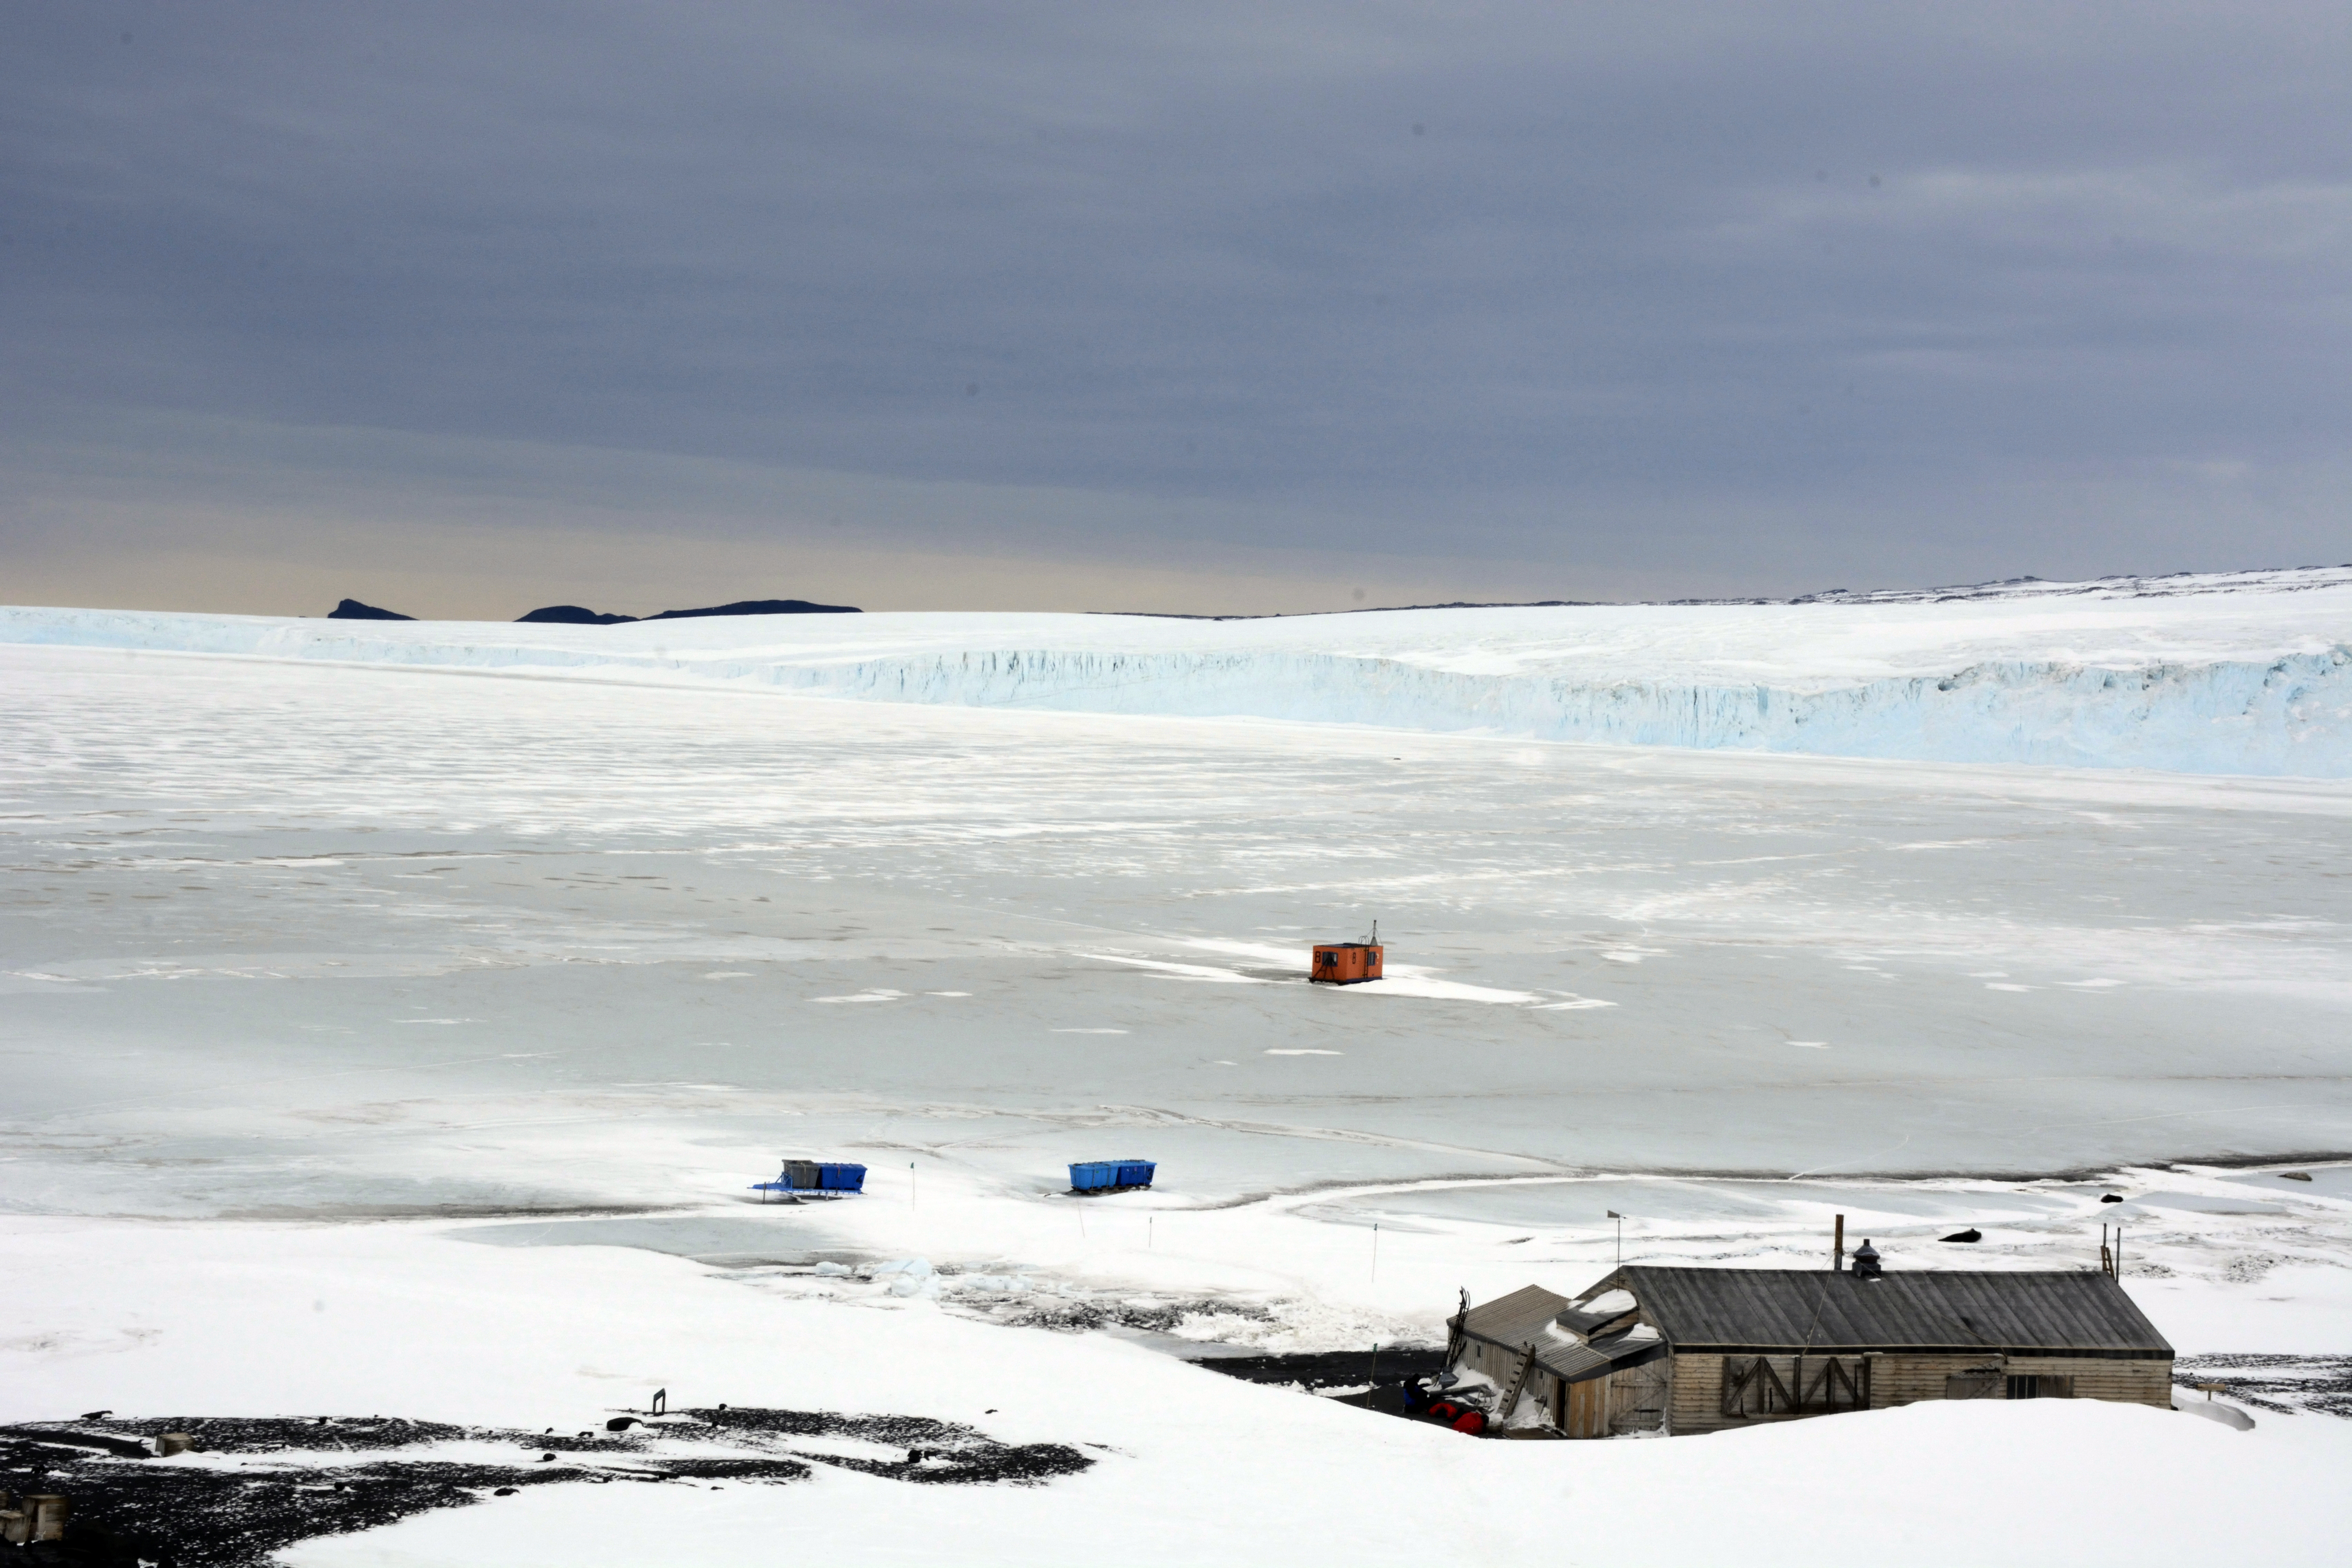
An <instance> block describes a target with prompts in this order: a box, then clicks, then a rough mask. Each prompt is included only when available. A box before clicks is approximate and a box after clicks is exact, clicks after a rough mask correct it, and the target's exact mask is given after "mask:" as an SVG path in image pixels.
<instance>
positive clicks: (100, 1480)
mask: <svg viewBox="0 0 2352 1568" xmlns="http://www.w3.org/2000/svg"><path fill="white" fill-rule="evenodd" d="M85 1426H86V1423H76V1422H47V1421H36V1422H25V1423H21V1424H19V1425H17V1426H12V1427H9V1428H7V1429H5V1431H0V1486H5V1487H7V1488H8V1489H10V1490H12V1491H50V1492H60V1493H63V1494H65V1495H66V1496H67V1497H68V1498H69V1499H71V1500H72V1509H73V1513H72V1521H71V1522H70V1523H69V1524H68V1526H67V1539H66V1540H65V1541H63V1542H54V1543H50V1544H48V1545H47V1546H45V1547H43V1548H40V1549H34V1548H26V1549H25V1550H26V1552H27V1553H28V1555H27V1557H26V1561H27V1563H28V1564H29V1563H34V1562H45V1563H59V1564H88V1565H89V1568H132V1565H133V1564H134V1563H138V1562H140V1561H141V1560H142V1559H143V1560H145V1561H146V1562H148V1563H161V1564H163V1568H263V1565H264V1564H266V1563H268V1562H269V1561H270V1560H271V1559H272V1557H273V1556H274V1555H275V1554H276V1553H277V1552H280V1551H282V1550H284V1549H285V1548H286V1547H289V1546H291V1545H293V1544H294V1543H295V1542H300V1541H307V1540H310V1539H312V1538H314V1537H318V1536H323V1535H340V1534H345V1533H348V1532H350V1531H359V1530H370V1529H373V1528H375V1527H376V1526H378V1525H384V1524H391V1523H394V1522H396V1521H399V1520H402V1519H404V1518H407V1517H408V1516H410V1515H412V1514H416V1513H422V1512H425V1511H427V1510H433V1509H442V1508H464V1507H467V1506H470V1505H472V1504H475V1503H478V1502H481V1501H483V1500H486V1499H488V1498H491V1497H509V1496H512V1495H513V1494H514V1493H515V1492H516V1491H517V1490H519V1489H521V1488H524V1487H535V1486H551V1485H562V1484H581V1483H585V1484H590V1485H600V1484H601V1485H610V1484H613V1483H615V1482H635V1483H639V1484H658V1483H661V1482H666V1481H680V1480H692V1481H701V1482H706V1483H708V1482H715V1481H742V1482H750V1483H759V1484H767V1485H782V1484H787V1483H790V1482H793V1481H797V1480H801V1479H805V1478H806V1477H807V1476H808V1475H809V1474H810V1466H811V1465H812V1464H824V1465H830V1466H834V1467H835V1468H844V1469H852V1470H859V1471H863V1472H865V1473H866V1474H867V1475H871V1476H876V1477H879V1478H882V1479H888V1480H898V1481H908V1482H917V1483H921V1484H924V1485H933V1486H936V1485H943V1484H944V1485H973V1484H981V1483H988V1482H1008V1483H1012V1484H1015V1485H1038V1484H1042V1483H1044V1482H1046V1481H1050V1480H1052V1479H1055V1478H1056V1477H1059V1476H1066V1475H1074V1474H1076V1472H1078V1471H1080V1470H1084V1469H1086V1468H1088V1467H1089V1466H1090V1465H1092V1464H1093V1462H1094V1461H1093V1460H1091V1459H1089V1458H1087V1457H1086V1456H1084V1455H1082V1454H1080V1453H1079V1452H1078V1451H1077V1450H1076V1449H1075V1448H1072V1447H1067V1446H1066V1445H1063V1444H1059V1443H1021V1444H1007V1443H1000V1442H998V1441H996V1439H994V1438H992V1437H991V1436H988V1435H987V1434H986V1433H983V1432H981V1431H979V1430H977V1429H976V1428H973V1427H970V1426H960V1425H957V1424H955V1423H952V1422H946V1421H934V1420H930V1419H929V1418H927V1417H922V1416H912V1415H836V1414H834V1413H831V1412H824V1411H803V1410H762V1409H733V1410H730V1409H725V1408H719V1409H714V1410H683V1411H675V1412H672V1413H671V1414H670V1415H668V1416H667V1417H665V1418H658V1419H656V1421H654V1422H651V1423H637V1424H635V1425H634V1426H632V1428H631V1429H630V1430H627V1431H623V1432H604V1433H594V1432H592V1433H589V1434H586V1435H584V1436H580V1437H576V1438H564V1437H551V1436H546V1435H544V1434H539V1433H528V1432H520V1431H512V1430H504V1429H499V1428H495V1427H479V1426H449V1425H446V1424H443V1423H439V1422H431V1421H408V1420H404V1419H402V1418H399V1417H396V1416H395V1417H390V1418H386V1417H383V1416H370V1417H365V1418H352V1417H318V1416H304V1417H298V1418H286V1419H251V1418H244V1417H235V1418H221V1419H211V1420H206V1419H192V1418H189V1417H186V1416H172V1417H169V1418H163V1419H147V1420H111V1421H109V1422H107V1423H106V1426H107V1430H106V1431H105V1432H103V1433H91V1432H89V1431H87V1430H85V1429H84V1427H85ZM165 1432H187V1433H192V1434H194V1436H195V1437H196V1440H197V1444H196V1446H197V1449H198V1451H199V1452H201V1453H212V1454H219V1455H238V1456H244V1455H268V1456H269V1460H268V1466H267V1468H261V1467H247V1466H235V1465H191V1464H185V1463H166V1462H163V1461H146V1462H141V1461H138V1460H135V1459H132V1458H130V1453H131V1451H133V1450H135V1451H137V1452H140V1453H144V1452H145V1442H144V1440H145V1439H152V1438H153V1437H156V1436H161V1435H162V1434H163V1433H165ZM93 1437H100V1438H103V1439H105V1440H106V1441H107V1443H108V1444H109V1445H110V1447H105V1448H101V1447H97V1446H96V1445H95V1444H93V1443H91V1442H90V1441H89V1439H91V1438H93ZM804 1437H814V1438H833V1439H836V1440H837V1439H840V1438H844V1437H846V1438H850V1439H853V1440H855V1441H856V1443H858V1444H862V1445H864V1446H866V1447H869V1448H870V1450H871V1452H870V1453H868V1454H863V1455H861V1454H858V1453H856V1451H855V1449H854V1448H853V1450H852V1451H851V1452H848V1453H842V1452H838V1451H833V1452H820V1451H813V1450H803V1449H801V1448H796V1447H794V1439H795V1438H804ZM69 1439H73V1440H75V1441H68V1440H69ZM460 1440H463V1441H465V1442H467V1443H469V1444H472V1445H477V1446H480V1445H492V1446H496V1447H503V1448H507V1449H510V1450H511V1451H512V1455H513V1457H512V1458H510V1459H506V1460H500V1459H498V1458H485V1459H472V1460H468V1461H467V1462H464V1463H455V1462H449V1461H447V1460H445V1459H442V1458H435V1457H430V1456H432V1455H433V1453H434V1451H435V1447H436V1446H437V1445H444V1444H448V1443H453V1442H457V1441H460ZM696 1446H702V1447H707V1448H708V1449H709V1453H708V1455H707V1456H704V1455H696V1454H692V1453H681V1452H679V1450H680V1449H681V1448H682V1447H696ZM819 1447H827V1446H826V1445H820V1446H819ZM829 1447H833V1448H835V1449H836V1450H837V1449H838V1448H839V1447H840V1445H839V1443H838V1442H837V1441H836V1442H835V1443H834V1444H832V1445H830V1446H829ZM914 1450H919V1452H920V1455H921V1458H919V1459H915V1458H902V1457H901V1456H902V1455H907V1454H908V1453H910V1452H911V1451H914ZM440 1451H441V1452H443V1453H446V1451H447V1450H446V1448H445V1449H441V1450H440ZM542 1456H544V1457H543V1458H542Z"/></svg>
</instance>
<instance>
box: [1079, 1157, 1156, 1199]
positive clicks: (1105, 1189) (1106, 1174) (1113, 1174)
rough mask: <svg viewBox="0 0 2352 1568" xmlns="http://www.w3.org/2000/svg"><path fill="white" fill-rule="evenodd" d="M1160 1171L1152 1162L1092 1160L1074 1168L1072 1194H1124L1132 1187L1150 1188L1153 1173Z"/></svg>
mask: <svg viewBox="0 0 2352 1568" xmlns="http://www.w3.org/2000/svg"><path fill="white" fill-rule="evenodd" d="M1159 1169H1160V1166H1159V1163H1158V1162H1156V1161H1152V1160H1088V1161H1086V1162H1084V1163H1080V1164H1076V1165H1072V1166H1071V1167H1070V1191H1072V1192H1074V1193H1123V1192H1126V1191H1128V1190H1129V1188H1131V1187H1148V1186H1150V1184H1151V1174H1152V1173H1153V1172H1155V1171H1157V1170H1159Z"/></svg>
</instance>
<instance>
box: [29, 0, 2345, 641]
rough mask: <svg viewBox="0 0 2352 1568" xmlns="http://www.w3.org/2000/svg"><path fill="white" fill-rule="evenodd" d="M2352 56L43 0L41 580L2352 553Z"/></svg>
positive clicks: (2297, 28)
mask: <svg viewBox="0 0 2352 1568" xmlns="http://www.w3.org/2000/svg"><path fill="white" fill-rule="evenodd" d="M2347 80H2352V10H2347V8H2346V7H2344V6H2342V5H2272V6H2265V7H2253V8H2250V7H2245V6H2242V5H2239V6H2219V5H2217V6H2210V7H2198V6H2166V5H2151V6H2143V7H2131V8H2121V7H2116V6H2112V5H2099V6H2087V5H2086V6H2069V5H2024V6H2016V7H2009V6H2000V5H1977V6H1969V7H1935V8H1927V7H1921V8H1908V7H1900V6H1893V5H1853V6H1842V5H1822V6H1765V5H1721V6H1706V5H1690V6H1679V7H1658V6H1653V5H1642V6H1628V7H1612V6H1597V7H1561V6H1538V7H1526V8H1519V7H1507V6H1465V7H1460V8H1453V9H1440V8H1435V7H1411V8H1397V9H1393V10H1391V9H1383V8H1378V7H1370V6H1363V5H1350V6H1344V7H1332V8H1328V9H1326V8H1318V7H1316V6H1313V5H1285V6H1271V7H1269V6H1265V5H1245V6H1232V7H1218V6H1213V5H1187V6H1183V7H1171V8H1169V9H1167V10H1164V11H1138V10H1135V9H1132V8H1128V7H1089V6H1072V7H1059V6H1042V5H1026V6H1024V5H988V6H972V7H968V8H954V9H950V8H939V7H929V6H920V5H898V6H889V7H869V6H842V5H811V6H798V5H740V6H738V5H725V4H692V5H663V6H642V5H639V6H612V7H605V6H597V5H582V4H568V5H499V6H483V5H436V4H423V3H413V4H403V5H374V6H354V5H318V4H303V5H211V6H202V7H186V6H179V7H163V6H145V5H94V4H70V5H49V4H21V3H20V4H15V5H10V6H9V7H7V8H6V9H5V11H0V333H5V343H6V345H7V346H6V350H5V355H0V419H5V433H0V509H5V510H0V600H9V601H14V602H19V603H24V602H51V603H58V602H73V603H87V604H106V605H143V606H151V607H182V608H211V609H236V610H256V611H277V612H310V613H316V612H317V611H320V610H322V609H324V608H325V607H326V606H327V604H329V603H331V600H332V597H334V596H336V595H340V594H342V593H352V594H358V595H362V597H369V596H374V597H380V598H394V599H397V600H399V601H400V603H399V605H398V607H401V608H404V609H408V610H410V611H412V612H413V613H416V614H423V615H479V616H513V615H516V614H519V613H520V612H521V611H523V610H526V609H529V608H530V607H532V606H533V605H539V604H543V603H548V602H551V601H558V600H564V599H580V600H593V602H596V603H598V604H599V605H601V606H602V607H607V608H614V609H624V610H637V611H643V610H650V609H657V608H661V607H664V606H665V605H669V604H679V603H687V602H708V601H709V599H710V598H712V597H719V596H724V597H740V596H743V595H748V594H759V595H770V594H774V595H802V596H808V597H815V598H821V599H832V600H836V601H844V600H845V601H847V602H851V603H858V604H864V605H868V606H869V607H877V608H883V607H931V606H947V605H956V606H963V607H978V608H986V607H1005V608H1013V607H1042V608H1158V609H1192V610H1200V611H1235V610H1268V609H1276V608H1289V609H1307V608H1328V607H1337V606H1342V605H1349V604H1352V603H1357V602H1360V601H1359V600H1358V598H1357V595H1358V594H1359V592H1360V593H1361V594H1363V595H1365V596H1366V598H1365V601H1364V602H1370V603H1375V604H1377V603H1382V602H1403V601H1412V600H1424V601H1425V600H1433V599H1451V598H1456V597H1475V598H1488V599H1525V598H1552V597H1562V598H1602V597H1629V596H1675V595H1726V594H1772V595H1778V594H1785V593H1790V592H1797V591H1802V590H1807V589H1815V588H1822V587H1830V586H1838V585H1851V586H1855V587H1863V586H1883V585H1894V584H1926V583H1935V582H1949V581H1960V580H1970V579H1977V578H1983V577H1990V576H2009V575H2014V574H2024V573H2032V574H2038V575H2042V576H2045V577H2053V576H2065V575H2077V574H2098V573H2110V572H2160V571H2168V570H2176V569H2189V568H2196V569H2204V568H2216V567H2228V566H2255V565H2279V564H2296V563H2309V562H2319V561H2326V562H2330V563H2333V562H2338V561H2343V560H2347V559H2352V528H2347V505H2346V502H2345V500H2344V499H2343V498H2344V497H2345V496H2346V494H2347V480H2352V462H2348V461H2347V436H2352V393H2347V386H2352V377H2347V374H2346V367H2347V363H2352V356H2347V350H2352V286H2348V285H2347V279H2352V270H2347V264H2352V107H2348V106H2352V94H2347V91H2346V89H2345V84H2346V82H2347ZM321 595H325V598H324V600H323V602H322V601H321V597H320V596H321Z"/></svg>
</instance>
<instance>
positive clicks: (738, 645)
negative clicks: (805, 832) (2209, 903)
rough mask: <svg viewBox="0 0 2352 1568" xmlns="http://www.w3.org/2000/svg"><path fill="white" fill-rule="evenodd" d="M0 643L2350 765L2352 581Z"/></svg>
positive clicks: (1018, 704) (1456, 722) (75, 624)
mask: <svg viewBox="0 0 2352 1568" xmlns="http://www.w3.org/2000/svg"><path fill="white" fill-rule="evenodd" d="M0 642H17V643H35V644H47V645H51V646H72V647H107V648H138V649H148V650H156V651H176V652H189V653H210V654H226V655H236V656H243V657H247V658H276V659H304V660H327V661H336V662H349V663H362V664H379V665H390V666H406V667H412V668H467V669H476V670H483V671H496V672H499V673H503V674H509V675H524V674H529V675H536V676H540V677H543V678H571V679H600V680H631V681H641V682H657V683H665V684H712V685H721V686H736V687H748V688H755V689H756V688H764V689H778V690H786V691H793V692H800V693H804V694H811V695H820V696H832V697H848V698H858V699H864V700H884V701H894V702H932V703H950V704H959V705H964V706H974V707H1012V708H1028V709H1055V710H1073V711H1086V712H1105V713H1156V714H1168V715H1184V716H1191V717H1255V718H1265V719H1281V720H1292V721H1315V722H1325V723H1331V722H1339V723H1351V724H1368V725H1378V726H1384V727H1391V728H1398V729H1408V730H1427V731H1477V732H1484V733H1490V734H1498V735H1517V736H1528V737H1532V738H1537V739H1542V740H1554V741H1588V742H1609V743H1617V744H1631V745H1664V746H1689V747H1700V748H1707V749H1716V748H1734V749H1743V750H1754V751H1768V752H1809V753H1814V754H1820V755H1832V756H1855V757H1904V758H1913V759H1920V760H1933V761H1941V762H1982V763H2063V764H2069V765H2074V766H2095V767H2142V768H2161V769H2169V770H2175V771H2184V772H2193V773H2258V774H2299V775H2305V776H2314V777H2340V776H2344V775H2346V774H2347V773H2352V568H2338V569H2326V570H2318V569H2315V570H2310V571H2301V572H2273V573H2252V574H2235V575H2217V576H2209V577H2195V578H2171V579H2158V580H2154V581H2153V582H2145V581H2142V580H2138V579H2117V580H2110V581H2106V582H2101V583H2093V584H2016V585H2001V586H1999V587H1996V588H1992V589H1984V590H1955V591H1951V592H1950V593H1948V594H1946V595H1941V596H1937V595H1885V596H1875V597H1866V598H1862V599H1857V600H1845V599H1832V600H1826V601H1816V602H1811V603H1798V604H1785V605H1586V606H1571V607H1562V608H1516V609H1489V610H1420V611H1394V612H1381V613H1375V614H1359V615H1342V616H1298V617H1291V618H1286V619H1273V620H1249V621H1226V622H1211V621H1181V620H1168V619H1152V618H1146V617H1139V616H1069V615H940V614H928V615H911V614H889V615H867V616H760V617H745V618H740V619H737V618H721V619H708V620H692V621H682V622H680V621H668V622H659V623H639V624H637V625H634V626H609V627H608V626H537V625H534V626H518V625H509V624H490V623H468V622H413V623H400V622H351V621H333V622H329V621H306V620H287V619H272V618H267V617H255V616H183V615H156V614H147V613H141V612H131V611H110V610H75V609H35V608H5V609H0Z"/></svg>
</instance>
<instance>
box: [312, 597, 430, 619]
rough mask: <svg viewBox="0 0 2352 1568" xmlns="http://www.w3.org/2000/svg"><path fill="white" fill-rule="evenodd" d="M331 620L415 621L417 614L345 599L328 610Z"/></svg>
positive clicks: (328, 616)
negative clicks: (381, 608)
mask: <svg viewBox="0 0 2352 1568" xmlns="http://www.w3.org/2000/svg"><path fill="white" fill-rule="evenodd" d="M327 618H328V619H329V620H331V621H413V620H415V618H416V617H415V616H404V615H402V614H400V613H399V612H398V611H396V610H379V609H377V608H376V607H375V606H374V605H362V604H361V603H360V602H359V601H358V600H357V599H345V600H344V601H343V602H342V603H341V604H340V605H336V606H335V607H334V608H333V609H331V610H329V611H328V612H327Z"/></svg>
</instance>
